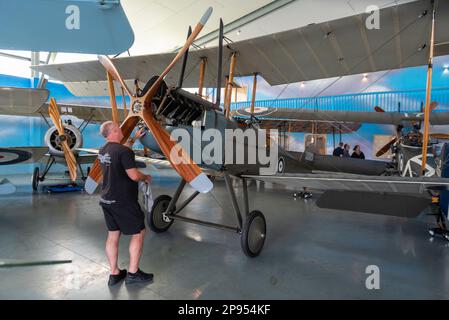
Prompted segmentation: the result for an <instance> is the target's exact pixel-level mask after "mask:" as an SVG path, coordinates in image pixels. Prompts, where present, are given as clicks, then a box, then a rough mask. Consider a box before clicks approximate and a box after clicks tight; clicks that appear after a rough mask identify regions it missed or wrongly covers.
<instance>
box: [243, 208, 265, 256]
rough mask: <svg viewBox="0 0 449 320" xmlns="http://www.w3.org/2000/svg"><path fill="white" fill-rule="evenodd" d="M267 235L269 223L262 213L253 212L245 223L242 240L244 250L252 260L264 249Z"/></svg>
mask: <svg viewBox="0 0 449 320" xmlns="http://www.w3.org/2000/svg"><path fill="white" fill-rule="evenodd" d="M266 234H267V223H266V221H265V217H264V215H263V214H262V212H260V211H258V210H254V211H251V212H250V213H249V215H248V216H247V217H246V220H245V222H244V223H243V230H242V236H241V238H240V240H241V245H242V250H243V252H244V253H245V255H247V256H248V257H250V258H254V257H257V256H258V255H259V254H260V253H261V252H262V249H263V245H264V243H265V238H266Z"/></svg>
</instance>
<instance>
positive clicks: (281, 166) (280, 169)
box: [278, 158, 285, 173]
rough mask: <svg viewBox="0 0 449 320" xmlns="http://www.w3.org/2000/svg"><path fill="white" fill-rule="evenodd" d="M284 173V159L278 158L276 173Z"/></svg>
mask: <svg viewBox="0 0 449 320" xmlns="http://www.w3.org/2000/svg"><path fill="white" fill-rule="evenodd" d="M284 171H285V160H284V158H279V160H278V173H283V172H284Z"/></svg>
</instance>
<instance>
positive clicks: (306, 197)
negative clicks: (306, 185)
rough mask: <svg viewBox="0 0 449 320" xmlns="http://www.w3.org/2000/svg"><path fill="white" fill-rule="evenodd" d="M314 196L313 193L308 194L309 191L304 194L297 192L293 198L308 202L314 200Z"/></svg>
mask: <svg viewBox="0 0 449 320" xmlns="http://www.w3.org/2000/svg"><path fill="white" fill-rule="evenodd" d="M312 196H313V194H312V193H311V192H307V191H304V192H302V191H301V192H295V193H294V194H293V197H294V198H295V199H296V198H301V199H304V200H307V199H310V198H312Z"/></svg>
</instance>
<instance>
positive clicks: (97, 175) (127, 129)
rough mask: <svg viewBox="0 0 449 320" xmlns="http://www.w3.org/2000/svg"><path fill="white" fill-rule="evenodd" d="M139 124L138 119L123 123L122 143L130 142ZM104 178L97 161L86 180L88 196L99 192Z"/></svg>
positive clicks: (85, 186) (129, 119)
mask: <svg viewBox="0 0 449 320" xmlns="http://www.w3.org/2000/svg"><path fill="white" fill-rule="evenodd" d="M138 122H139V118H138V117H129V118H126V119H125V121H123V123H122V125H121V126H120V128H121V129H122V133H123V139H122V141H121V143H125V142H126V140H128V138H129V136H130V135H131V133H132V132H133V130H134V128H135V127H136V125H137V123H138ZM102 178H103V173H102V171H101V165H100V161H99V160H98V159H96V160H95V161H94V163H93V165H92V167H91V169H90V172H89V176H88V177H87V179H86V183H85V184H84V189H85V190H86V192H87V193H88V194H93V193H94V192H95V190H97V187H98V185H99V184H100V181H101V179H102Z"/></svg>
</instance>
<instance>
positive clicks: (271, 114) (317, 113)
mask: <svg viewBox="0 0 449 320" xmlns="http://www.w3.org/2000/svg"><path fill="white" fill-rule="evenodd" d="M258 110H260V112H258ZM258 110H255V113H254V115H255V116H256V117H261V118H262V119H286V120H290V121H321V122H357V123H360V122H361V123H378V124H395V125H398V124H401V122H402V121H422V120H424V114H423V113H402V112H369V111H328V110H311V109H290V108H260V109H258ZM232 115H233V116H234V117H249V116H250V112H249V110H248V109H239V110H234V111H233V112H232ZM430 123H431V124H433V125H444V124H449V112H434V113H431V114H430Z"/></svg>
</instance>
